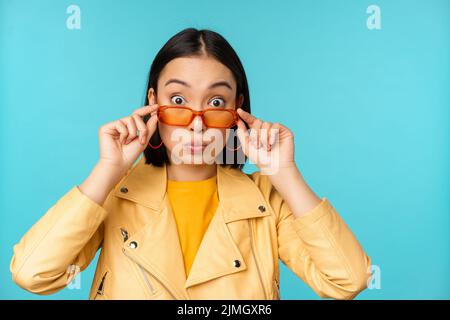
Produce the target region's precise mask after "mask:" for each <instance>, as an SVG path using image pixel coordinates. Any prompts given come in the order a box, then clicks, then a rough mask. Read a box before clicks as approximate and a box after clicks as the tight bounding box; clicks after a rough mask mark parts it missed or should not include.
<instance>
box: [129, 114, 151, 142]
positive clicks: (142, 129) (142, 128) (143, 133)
mask: <svg viewBox="0 0 450 320" xmlns="http://www.w3.org/2000/svg"><path fill="white" fill-rule="evenodd" d="M132 117H133V119H134V122H135V123H136V127H137V129H138V130H139V142H140V143H141V144H145V139H146V137H147V134H148V129H147V126H146V125H145V123H144V121H143V120H142V118H141V117H140V116H138V115H137V114H133V115H132Z"/></svg>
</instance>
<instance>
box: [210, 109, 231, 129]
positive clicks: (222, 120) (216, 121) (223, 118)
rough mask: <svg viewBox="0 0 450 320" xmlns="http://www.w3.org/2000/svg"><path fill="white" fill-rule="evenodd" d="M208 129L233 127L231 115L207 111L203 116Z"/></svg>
mask: <svg viewBox="0 0 450 320" xmlns="http://www.w3.org/2000/svg"><path fill="white" fill-rule="evenodd" d="M203 118H204V119H205V124H206V125H207V126H208V127H219V128H229V127H231V126H232V125H233V122H234V116H233V113H231V112H229V111H223V110H208V111H205V113H204V114H203Z"/></svg>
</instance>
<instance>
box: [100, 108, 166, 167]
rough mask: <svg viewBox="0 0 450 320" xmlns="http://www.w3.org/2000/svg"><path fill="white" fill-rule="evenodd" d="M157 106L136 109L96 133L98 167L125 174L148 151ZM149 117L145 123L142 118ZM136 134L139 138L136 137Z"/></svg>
mask: <svg viewBox="0 0 450 320" xmlns="http://www.w3.org/2000/svg"><path fill="white" fill-rule="evenodd" d="M158 106H159V105H158V104H153V105H148V106H144V107H141V108H139V109H136V110H135V111H134V112H133V113H132V114H131V115H130V116H127V117H124V118H121V119H119V120H116V121H112V122H109V123H107V124H105V125H103V126H102V127H100V129H99V144H100V160H99V163H100V164H105V165H107V166H108V167H110V168H117V170H118V172H120V173H124V172H126V171H127V170H128V168H129V167H130V166H131V165H132V164H133V163H134V162H135V161H136V159H137V158H138V157H139V155H140V154H141V153H142V152H143V151H144V149H145V148H146V147H147V144H148V142H149V141H150V138H151V136H152V135H153V133H154V132H155V130H156V128H157V121H158V118H157V115H156V109H157V108H158ZM147 114H151V115H152V116H151V117H150V119H148V121H147V123H144V121H143V119H142V117H143V116H145V115H147ZM137 130H139V135H137V134H136V133H137Z"/></svg>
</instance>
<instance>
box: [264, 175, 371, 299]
mask: <svg viewBox="0 0 450 320" xmlns="http://www.w3.org/2000/svg"><path fill="white" fill-rule="evenodd" d="M262 177H263V178H262V179H266V183H265V185H266V192H267V197H268V199H269V202H270V205H271V207H272V209H273V210H274V212H275V215H276V228H277V238H278V255H279V258H280V259H281V261H282V262H283V263H284V264H285V265H286V266H287V267H288V268H289V269H291V270H292V271H293V272H294V273H295V274H296V275H297V276H298V277H300V278H301V279H302V280H303V281H304V282H305V283H306V284H307V285H308V286H310V287H311V288H312V289H313V290H314V291H315V292H316V293H317V294H318V295H319V296H320V297H321V298H334V299H353V298H354V297H356V295H357V294H358V293H360V292H361V291H362V290H364V289H365V288H366V287H367V283H368V280H369V278H370V276H371V274H370V270H369V268H370V264H371V259H370V258H369V257H368V256H367V255H366V254H365V252H364V250H363V248H362V247H361V245H360V244H359V242H358V240H357V239H356V237H355V236H354V234H353V233H352V231H351V230H350V229H349V227H348V226H347V225H346V223H345V222H344V221H343V219H342V218H341V217H340V216H339V214H338V213H337V211H336V210H335V208H334V207H333V206H332V205H331V203H330V202H329V201H328V199H327V198H325V197H323V198H322V199H321V202H320V203H319V204H318V205H317V206H316V207H315V208H314V209H312V210H311V211H310V212H308V213H306V214H305V215H303V216H301V217H296V216H294V215H293V213H292V211H291V209H290V208H289V207H288V205H287V204H286V202H285V201H284V200H283V199H282V197H281V195H280V194H279V193H278V191H277V190H276V189H275V188H274V187H273V186H272V185H271V183H270V182H269V180H268V177H267V176H262Z"/></svg>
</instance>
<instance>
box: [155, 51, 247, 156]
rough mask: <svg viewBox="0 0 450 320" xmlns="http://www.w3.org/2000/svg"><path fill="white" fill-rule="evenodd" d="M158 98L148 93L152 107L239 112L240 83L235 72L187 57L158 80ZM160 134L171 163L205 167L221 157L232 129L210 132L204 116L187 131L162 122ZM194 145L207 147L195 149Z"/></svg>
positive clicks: (203, 59)
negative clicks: (162, 106)
mask: <svg viewBox="0 0 450 320" xmlns="http://www.w3.org/2000/svg"><path fill="white" fill-rule="evenodd" d="M157 92H158V94H157V95H155V92H154V90H153V88H151V89H150V90H149V92H148V97H149V102H150V104H153V103H158V104H159V105H160V106H161V105H171V106H187V107H189V108H191V109H193V110H196V111H202V110H205V109H213V108H225V109H231V110H236V109H237V108H238V107H240V106H242V102H243V96H242V95H240V96H239V98H238V99H236V81H235V80H234V77H233V74H232V73H231V71H230V70H229V69H228V68H227V67H226V66H224V65H223V64H221V63H220V62H219V61H217V60H215V59H214V58H210V57H206V56H198V57H183V58H176V59H173V60H172V61H170V62H169V63H168V64H167V65H166V66H165V67H164V69H163V70H162V72H161V74H160V77H159V79H158V88H157ZM158 127H159V133H160V136H161V139H162V141H163V143H164V145H165V147H166V150H167V152H168V156H169V158H170V159H171V163H187V164H204V163H209V162H210V161H211V160H213V159H215V157H216V156H217V155H218V154H219V153H220V151H221V150H222V149H223V147H224V146H225V143H226V142H227V139H228V137H229V135H230V131H229V129H222V128H220V129H219V128H208V127H207V126H206V125H205V124H204V123H203V121H202V119H201V117H200V116H196V117H195V118H194V119H193V120H192V122H191V123H190V124H189V125H187V126H184V127H180V126H171V125H167V124H163V123H162V122H159V124H158ZM192 144H196V145H197V144H203V146H201V147H192Z"/></svg>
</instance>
